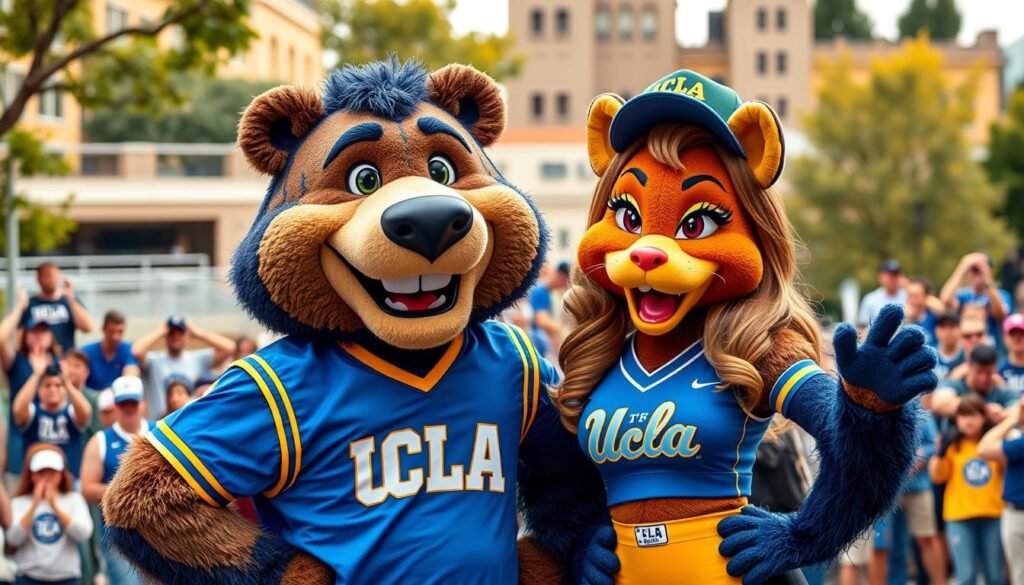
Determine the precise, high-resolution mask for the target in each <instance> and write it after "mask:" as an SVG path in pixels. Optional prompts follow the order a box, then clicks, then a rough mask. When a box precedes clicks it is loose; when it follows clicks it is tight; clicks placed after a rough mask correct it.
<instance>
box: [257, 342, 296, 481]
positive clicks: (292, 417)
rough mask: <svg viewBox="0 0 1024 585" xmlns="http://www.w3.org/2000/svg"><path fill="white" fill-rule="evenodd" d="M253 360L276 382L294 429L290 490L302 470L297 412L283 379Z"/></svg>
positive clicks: (263, 363) (261, 362)
mask: <svg viewBox="0 0 1024 585" xmlns="http://www.w3.org/2000/svg"><path fill="white" fill-rule="evenodd" d="M252 359H253V360H255V361H256V363H258V364H259V365H260V367H262V368H263V369H264V370H265V371H266V372H267V374H268V375H269V376H270V380H271V381H272V382H274V386H275V387H276V388H277V393H278V394H279V395H280V396H281V402H282V403H284V410H285V413H287V415H288V424H289V425H290V426H291V429H292V443H293V445H294V447H295V470H294V471H292V478H291V480H289V481H288V485H287V486H285V488H284V489H288V488H290V487H292V486H293V485H295V481H296V480H297V479H298V478H299V470H300V469H302V437H301V436H299V423H298V421H296V419H295V411H294V410H293V409H292V402H291V400H290V399H289V398H288V392H287V391H286V390H285V388H284V384H282V383H281V379H280V378H279V377H278V376H277V372H275V371H274V369H273V368H271V367H270V364H268V363H267V362H266V360H264V359H263V358H262V357H260V356H258V355H256V354H253V355H252Z"/></svg>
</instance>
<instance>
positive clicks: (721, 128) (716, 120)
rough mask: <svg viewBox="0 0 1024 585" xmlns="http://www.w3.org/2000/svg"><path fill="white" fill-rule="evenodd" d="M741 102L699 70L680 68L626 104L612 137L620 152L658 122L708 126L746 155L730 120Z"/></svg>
mask: <svg viewBox="0 0 1024 585" xmlns="http://www.w3.org/2000/svg"><path fill="white" fill-rule="evenodd" d="M741 105H743V100H742V99H740V96H739V94H737V93H736V92H735V91H733V90H732V89H731V88H729V87H726V86H725V85H722V84H721V83H718V82H717V81H715V80H713V79H711V78H709V77H705V76H703V75H701V74H700V73H697V72H696V71H691V70H690V69H680V70H679V71H676V72H675V73H672V74H671V75H667V76H665V77H662V78H661V79H659V80H658V81H655V82H654V83H652V84H651V85H649V86H647V89H645V90H644V91H642V92H641V93H640V94H638V95H637V96H635V97H634V98H632V99H630V100H629V101H627V102H626V103H625V104H623V105H622V107H621V108H619V111H618V112H617V113H616V114H615V117H614V118H613V119H612V125H611V129H610V130H609V132H608V138H609V141H610V142H611V145H612V148H613V149H614V150H615V151H616V152H624V151H625V150H626V149H627V148H629V146H630V145H631V144H633V143H634V142H636V140H637V139H638V138H640V137H641V136H643V135H644V134H647V133H648V132H650V130H651V128H654V127H655V126H657V125H658V124H663V123H666V122H678V123H682V124H690V125H693V126H698V127H700V128H704V129H705V130H707V131H708V132H710V133H711V135H712V136H714V137H715V138H717V139H718V140H720V141H722V143H724V144H725V145H726V146H727V147H729V149H730V150H732V151H733V152H734V153H736V154H737V155H739V156H741V157H743V158H746V157H747V154H746V153H745V152H744V151H743V147H742V146H741V145H740V141H739V140H738V139H737V138H736V135H735V134H733V132H732V129H731V128H729V122H728V120H729V117H730V116H732V114H733V113H734V112H735V111H736V110H738V109H739V108H740V106H741Z"/></svg>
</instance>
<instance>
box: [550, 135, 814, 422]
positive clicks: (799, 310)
mask: <svg viewBox="0 0 1024 585" xmlns="http://www.w3.org/2000/svg"><path fill="white" fill-rule="evenodd" d="M698 146H708V147H710V148H711V149H712V150H714V151H715V153H716V154H717V155H718V158H719V159H720V160H721V161H722V163H723V164H724V165H725V168H726V170H727V171H728V173H729V178H730V179H731V180H732V184H733V186H734V187H735V189H736V194H737V198H738V199H739V201H740V203H741V205H742V207H743V210H742V211H743V213H746V214H747V215H748V216H749V217H750V219H751V223H752V224H753V226H754V230H755V234H756V237H757V240H758V244H759V247H760V250H761V254H762V258H763V261H764V275H763V277H762V278H761V283H760V284H759V285H758V287H757V289H756V290H755V291H754V292H752V293H750V294H749V295H747V296H745V297H742V298H738V299H733V300H730V301H726V302H721V303H718V304H715V305H713V306H710V307H707V317H706V318H705V321H704V326H703V330H702V332H701V338H702V341H703V344H704V353H705V355H706V356H707V358H708V361H709V362H710V363H711V365H712V366H713V367H714V368H715V370H716V371H717V373H718V375H719V379H720V380H721V381H722V383H723V384H725V385H726V386H731V387H733V388H735V389H737V394H738V396H740V401H741V406H742V407H743V408H744V410H746V411H747V412H751V411H752V410H753V409H754V408H755V407H756V406H757V405H758V404H759V403H760V402H761V401H762V395H763V394H764V392H765V387H764V380H763V379H762V377H761V374H760V373H759V372H758V371H757V368H755V366H754V364H756V363H757V362H758V361H759V360H761V359H762V358H763V357H765V356H766V355H767V354H768V353H769V352H770V351H771V350H772V341H773V336H774V334H775V333H777V332H778V331H780V330H782V329H786V328H788V329H792V330H794V331H796V332H797V333H798V334H800V335H802V336H803V337H805V338H806V339H807V340H808V341H809V342H810V343H811V347H813V348H814V355H808V356H806V357H807V358H809V359H813V360H815V361H820V358H821V355H820V348H821V333H820V331H819V329H818V324H817V320H816V319H815V318H814V314H813V313H812V311H811V309H810V306H809V305H808V303H807V301H806V299H804V297H803V296H802V295H801V294H800V292H799V291H798V290H797V285H796V284H795V282H794V281H795V280H796V278H797V276H798V275H797V268H796V247H797V239H796V236H795V235H794V233H793V228H792V226H791V224H790V223H789V219H788V218H787V217H786V213H785V211H784V210H783V207H782V200H781V199H780V197H779V195H778V194H777V193H776V192H775V190H774V189H771V188H769V189H763V188H761V187H760V186H759V185H758V184H757V181H756V180H755V178H754V175H753V172H752V171H751V170H750V167H749V166H747V164H746V161H744V160H743V159H742V158H740V157H739V156H737V155H735V154H733V153H732V152H730V151H727V150H726V149H725V148H724V147H723V146H722V145H721V144H720V143H719V142H718V141H717V140H715V139H714V138H713V137H712V136H711V135H710V134H708V133H707V132H706V131H704V130H702V129H700V128H696V127H693V126H685V125H680V124H662V125H659V126H656V127H655V128H654V129H653V130H651V132H650V133H649V134H648V135H647V136H646V137H645V138H642V139H640V140H638V141H637V142H636V143H634V144H633V145H632V146H631V147H630V148H629V149H627V150H626V151H625V152H622V153H620V154H618V155H616V156H615V158H613V159H612V161H611V163H610V164H609V166H608V169H607V170H606V171H605V173H604V175H602V176H601V179H600V181H598V184H597V187H596V189H595V191H594V197H593V199H592V200H591V203H590V216H589V218H588V223H587V226H588V227H589V226H592V225H594V224H595V223H597V222H599V221H601V219H602V218H603V217H604V215H605V210H606V209H607V202H608V197H609V196H610V195H611V191H612V187H613V186H614V183H615V180H616V178H617V177H618V176H619V175H620V174H621V172H622V170H623V168H624V167H625V166H626V163H627V162H628V161H629V160H630V159H631V158H632V157H633V155H635V154H636V153H637V152H638V151H639V150H640V149H641V148H644V147H646V148H647V149H648V151H649V152H650V153H651V155H652V156H653V157H654V158H655V159H656V160H657V161H658V162H660V163H661V164H664V165H666V166H669V167H671V168H673V169H675V170H677V171H682V170H684V169H683V165H682V162H681V161H680V156H679V155H680V154H681V153H682V152H683V151H685V150H689V149H691V148H694V147H698ZM564 305H565V310H566V313H568V315H569V316H570V318H571V320H572V322H573V329H572V331H571V332H570V333H569V334H568V336H566V339H565V341H564V342H563V343H562V347H561V350H560V351H559V354H558V361H559V363H560V364H561V366H562V370H563V371H564V372H565V378H564V380H563V382H562V384H561V386H560V387H559V389H558V390H557V392H556V394H555V401H556V404H557V405H558V409H559V412H560V413H561V415H562V421H563V423H564V424H565V426H566V427H568V428H569V429H570V430H572V431H573V432H575V431H576V430H577V428H578V426H579V419H580V415H581V414H582V412H583V409H584V407H585V406H586V403H587V399H588V397H589V396H590V393H591V392H592V391H593V389H594V386H596V385H597V383H598V382H599V381H600V380H601V378H602V377H603V376H604V374H605V372H606V371H607V370H608V369H609V368H611V367H612V366H613V365H614V363H615V360H617V359H619V356H620V354H621V353H622V350H623V348H624V347H625V342H626V335H627V334H628V333H629V331H630V329H631V328H632V325H631V324H630V319H629V315H628V312H627V310H626V304H625V299H623V298H622V297H620V296H618V295H614V294H612V293H610V292H608V291H607V290H605V289H604V288H603V287H601V286H600V285H599V284H597V283H596V282H594V281H593V280H591V279H590V278H588V277H587V275H586V274H584V273H583V271H582V270H581V269H580V267H578V266H577V267H575V268H574V270H573V274H572V285H571V287H570V289H569V290H568V291H567V292H566V294H565V300H564Z"/></svg>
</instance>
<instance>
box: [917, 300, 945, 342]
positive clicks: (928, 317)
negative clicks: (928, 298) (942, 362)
mask: <svg viewBox="0 0 1024 585" xmlns="http://www.w3.org/2000/svg"><path fill="white" fill-rule="evenodd" d="M938 322H939V318H938V317H936V316H935V313H932V312H931V311H929V310H928V309H925V310H924V317H922V318H921V320H920V321H915V322H914V325H917V326H918V327H920V328H921V329H923V330H924V337H925V343H927V344H928V345H929V346H931V347H932V348H935V347H938V344H939V341H938V340H937V339H935V324H936V323H938Z"/></svg>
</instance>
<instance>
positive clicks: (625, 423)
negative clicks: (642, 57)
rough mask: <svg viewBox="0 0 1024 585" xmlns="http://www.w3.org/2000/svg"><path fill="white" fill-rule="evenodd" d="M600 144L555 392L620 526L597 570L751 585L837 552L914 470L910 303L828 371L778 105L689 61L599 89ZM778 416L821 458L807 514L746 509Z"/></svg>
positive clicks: (651, 579) (620, 578)
mask: <svg viewBox="0 0 1024 585" xmlns="http://www.w3.org/2000/svg"><path fill="white" fill-rule="evenodd" d="M587 148H588V151H589V156H590V162H591V165H592V167H593V169H594V171H595V172H596V173H597V174H598V175H599V176H600V181H599V183H598V186H597V189H596V192H595V194H594V199H593V201H592V203H591V208H590V216H589V229H588V230H587V232H586V234H585V235H584V237H583V240H582V242H581V244H580V247H579V251H578V268H577V270H576V271H575V272H574V274H573V286H572V288H571V289H570V291H569V293H568V295H567V297H566V309H567V311H568V312H569V314H570V315H571V316H572V318H573V319H574V322H575V327H574V329H573V331H572V332H571V333H570V335H569V336H568V338H567V340H566V341H565V343H564V345H563V347H562V350H561V354H560V356H559V357H560V361H561V364H562V367H563V369H564V371H565V379H564V382H563V384H562V386H561V388H560V392H559V393H558V395H557V402H558V405H559V408H560V411H561V414H562V417H563V420H564V422H565V424H566V425H567V426H568V427H569V428H570V429H572V430H575V431H577V434H578V439H579V443H580V446H581V447H582V449H583V451H584V452H585V453H586V454H587V455H588V456H589V458H590V460H591V461H592V462H593V463H594V464H595V465H596V466H597V468H598V470H599V471H600V473H601V475H602V476H603V478H604V482H605V484H606V486H607V491H608V504H609V506H610V509H611V517H612V519H613V521H614V522H613V529H608V530H607V531H606V532H604V533H603V534H599V535H598V536H597V538H596V539H595V542H596V543H597V544H603V545H604V546H605V547H606V548H607V551H608V553H609V554H607V555H605V556H601V555H591V557H590V559H591V561H589V562H590V564H589V565H588V566H587V567H586V570H587V571H590V572H591V574H593V575H594V576H595V579H596V577H597V576H598V575H601V574H604V575H607V574H615V575H616V577H615V578H616V582H617V583H619V584H621V585H637V584H644V585H658V584H666V585H668V584H672V585H709V584H732V583H740V582H742V583H744V584H749V583H762V582H766V581H768V580H769V579H771V578H773V576H775V575H778V574H780V573H785V572H786V571H789V570H791V569H795V568H798V567H802V566H807V565H810V564H814V563H818V562H821V561H827V560H830V559H834V558H835V556H836V555H837V554H838V553H839V552H840V551H841V550H842V549H843V548H844V547H845V546H847V545H848V544H849V543H850V542H851V541H852V540H854V539H855V537H856V536H857V535H858V534H859V533H861V532H862V531H864V530H866V529H867V528H869V527H870V526H871V525H872V522H873V521H874V520H875V519H876V518H878V517H879V516H880V515H882V514H884V513H886V512H887V511H888V510H889V509H890V508H891V506H892V504H893V501H894V498H895V496H896V495H897V493H898V491H899V489H900V486H901V483H902V480H903V478H904V477H905V475H906V472H907V470H908V468H909V467H910V465H911V463H912V462H913V457H914V451H915V445H914V437H915V430H914V429H915V418H916V406H915V405H914V404H913V403H910V404H908V403H909V402H910V401H911V400H912V399H913V398H914V397H915V396H917V395H918V394H920V393H922V392H926V391H929V390H931V389H933V388H934V387H935V385H936V377H935V374H933V373H932V368H933V367H934V365H935V357H934V354H933V353H932V352H931V350H929V349H928V348H926V347H924V345H923V344H924V335H923V333H922V331H920V330H918V329H916V328H913V327H911V328H906V329H903V330H902V331H898V329H899V327H900V323H901V322H902V321H903V312H902V310H901V309H900V308H899V307H896V306H889V307H886V308H885V309H884V310H883V311H882V312H881V314H880V315H879V316H878V318H877V319H876V320H875V322H874V323H873V324H872V326H871V329H870V331H869V332H868V334H867V337H866V340H865V342H864V344H862V345H859V346H858V344H857V334H856V332H855V330H854V329H853V328H852V327H851V326H849V325H845V324H844V325H841V326H840V327H839V328H838V329H837V330H836V332H835V336H834V348H835V359H836V365H837V369H838V374H839V375H838V377H836V376H834V375H830V374H829V373H827V372H826V371H824V370H823V369H822V368H821V367H819V366H818V362H819V361H820V358H821V354H820V349H819V348H820V333H819V330H818V326H817V323H816V322H815V319H814V316H813V314H812V313H811V311H810V309H809V307H808V305H807V302H806V301H805V300H804V299H803V298H802V297H801V296H800V294H798V292H797V290H796V287H795V285H794V279H795V276H796V267H795V262H794V255H795V245H794V236H793V233H792V229H791V227H790V224H789V222H788V220H787V219H786V215H785V212H784V210H783V207H782V202H781V199H780V197H779V195H778V194H777V193H776V192H775V191H774V190H773V189H772V188H771V186H772V185H773V184H774V183H775V182H776V181H777V180H778V178H779V175H780V173H781V170H782V162H783V154H784V152H783V148H784V144H783V136H782V128H781V125H780V123H779V120H778V118H777V117H776V116H775V114H774V113H773V112H772V110H771V109H770V108H769V107H768V106H767V105H766V104H764V103H761V102H743V101H742V100H741V99H740V97H739V96H738V95H737V94H736V93H735V92H734V91H733V90H731V89H730V88H728V87H725V86H724V85H721V84H719V83H716V82H715V81H713V80H711V79H708V78H706V77H704V76H702V75H700V74H698V73H695V72H693V71H687V70H682V71H678V72H676V73H673V74H671V75H669V76H667V77H665V78H663V79H660V80H658V81H656V82H655V83H653V84H652V85H651V86H650V87H648V88H647V90H645V91H644V92H643V93H642V94H640V95H638V96H636V97H634V98H633V99H631V100H629V101H627V102H625V103H623V100H622V99H621V98H619V97H618V96H616V95H612V94H605V95H601V96H599V97H598V98H596V99H595V100H594V102H593V104H592V105H591V109H590V113H589V116H588V121H587ZM775 414H780V415H782V416H783V417H785V418H787V419H790V420H792V421H794V422H796V423H797V424H799V425H800V426H801V427H803V428H804V429H806V430H807V432H809V433H810V434H811V435H813V436H814V438H815V439H816V440H817V442H818V450H819V451H820V454H821V459H822V461H821V473H820V475H819V477H818V479H817V481H816V483H815V485H814V488H813V489H812V490H811V492H810V494H809V495H808V497H807V500H806V501H805V502H804V504H803V506H802V507H801V509H800V511H799V512H797V513H794V514H772V513H769V512H767V511H764V510H761V509H758V508H754V507H749V506H747V505H746V498H747V496H749V495H750V479H751V467H752V465H753V462H754V458H755V453H756V450H757V445H758V443H759V442H760V441H761V438H762V436H763V435H764V434H765V431H766V430H767V429H768V427H769V425H770V424H771V421H772V417H773V416H774V415H775ZM612 550H614V552H615V553H616V554H615V555H612V554H610V553H611V551H612ZM616 556H617V558H618V559H617V560H616V558H615V557H616ZM620 565H621V568H620Z"/></svg>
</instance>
